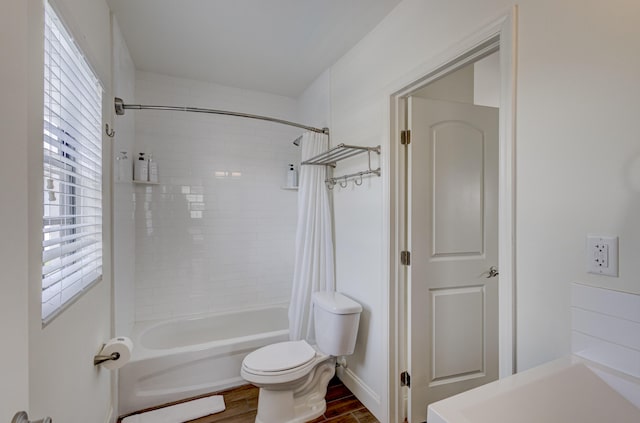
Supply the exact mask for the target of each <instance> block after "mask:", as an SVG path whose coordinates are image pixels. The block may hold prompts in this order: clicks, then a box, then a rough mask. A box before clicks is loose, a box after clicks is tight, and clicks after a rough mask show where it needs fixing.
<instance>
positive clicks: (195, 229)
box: [128, 72, 302, 320]
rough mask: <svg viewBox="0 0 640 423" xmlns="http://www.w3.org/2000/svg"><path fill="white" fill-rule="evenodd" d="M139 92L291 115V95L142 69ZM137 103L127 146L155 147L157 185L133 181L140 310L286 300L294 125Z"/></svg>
mask: <svg viewBox="0 0 640 423" xmlns="http://www.w3.org/2000/svg"><path fill="white" fill-rule="evenodd" d="M136 102H139V103H142V104H159V105H181V106H185V105H186V106H191V107H204V108H214V109H221V110H231V111H238V112H244V113H251V114H258V115H265V116H272V117H280V118H283V119H288V120H295V113H296V108H295V106H296V102H295V100H292V99H290V98H287V97H280V96H275V95H271V94H264V93H258V92H253V91H248V90H241V89H237V88H231V87H225V86H220V85H216V84H207V83H202V82H197V81H193V80H187V79H180V78H173V77H167V76H162V75H157V74H151V73H145V72H138V73H137V79H136ZM128 113H136V136H135V139H136V140H135V151H134V153H135V154H136V155H137V153H138V152H140V151H142V152H146V153H153V158H154V159H155V160H156V161H157V163H158V164H159V169H160V185H157V186H137V187H136V190H135V201H136V204H135V213H136V218H135V219H136V222H135V225H136V228H135V234H136V253H135V255H136V276H135V279H136V281H135V303H136V305H135V307H136V319H137V320H148V319H156V318H167V317H172V316H184V315H190V314H198V313H205V312H217V311H222V310H229V309H241V308H248V307H253V306H259V305H263V304H276V303H288V301H289V297H290V292H291V282H292V275H293V256H294V248H295V230H296V229H295V228H296V218H297V217H296V215H297V205H296V204H297V191H291V190H283V189H281V187H282V186H283V185H284V177H285V170H286V165H287V164H288V163H295V164H298V163H299V161H300V160H299V156H300V150H299V148H298V147H295V146H294V145H293V140H294V139H295V138H297V137H298V136H299V135H300V133H301V132H302V131H301V130H299V129H296V128H291V127H287V126H283V125H279V124H274V123H270V122H264V121H256V120H249V119H245V118H238V117H229V116H216V115H210V114H204V115H203V114H194V113H182V112H158V111H137V112H133V111H129V112H128Z"/></svg>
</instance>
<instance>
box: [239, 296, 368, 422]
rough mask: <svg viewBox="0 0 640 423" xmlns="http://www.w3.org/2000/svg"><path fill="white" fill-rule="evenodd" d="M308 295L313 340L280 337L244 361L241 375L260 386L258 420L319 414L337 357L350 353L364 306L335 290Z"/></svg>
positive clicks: (304, 418) (303, 418) (297, 419)
mask: <svg viewBox="0 0 640 423" xmlns="http://www.w3.org/2000/svg"><path fill="white" fill-rule="evenodd" d="M312 301H313V316H314V328H315V333H316V344H315V345H310V344H309V343H308V342H307V341H304V340H303V341H288V342H279V343H277V344H272V345H268V346H266V347H262V348H260V349H258V350H255V351H253V352H252V353H250V354H248V355H247V356H246V357H245V359H244V360H243V362H242V369H241V371H240V373H241V375H242V377H243V378H244V379H245V380H246V381H247V382H249V383H252V384H254V385H256V386H257V387H259V388H260V394H259V397H258V414H257V416H256V423H304V422H307V421H309V420H313V419H315V418H316V417H318V416H320V415H322V414H323V413H324V412H325V410H326V406H327V404H326V401H325V399H324V397H325V395H326V393H327V385H328V384H329V380H331V378H332V377H333V375H334V374H335V366H336V357H339V356H342V355H351V354H353V350H354V348H355V344H356V335H357V333H358V323H359V322H360V313H361V312H362V306H361V305H360V304H358V303H357V302H355V301H353V300H352V299H350V298H348V297H346V296H345V295H342V294H340V293H338V292H314V293H313V295H312Z"/></svg>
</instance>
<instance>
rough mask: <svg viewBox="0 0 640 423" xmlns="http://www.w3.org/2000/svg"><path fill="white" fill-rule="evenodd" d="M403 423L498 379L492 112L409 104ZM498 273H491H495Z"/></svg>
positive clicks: (420, 101) (449, 105)
mask: <svg viewBox="0 0 640 423" xmlns="http://www.w3.org/2000/svg"><path fill="white" fill-rule="evenodd" d="M408 117H409V119H408V120H409V121H408V127H409V129H410V131H411V142H410V144H409V146H408V148H409V173H408V190H409V192H408V200H409V204H408V211H409V216H408V223H409V227H408V243H409V250H410V251H411V264H410V266H409V300H408V302H409V307H408V313H409V316H408V318H409V319H408V320H409V353H408V364H409V374H410V376H411V386H410V389H409V392H410V395H409V403H410V404H409V413H410V416H409V421H410V422H411V423H419V422H424V421H425V420H426V413H427V405H428V404H430V403H432V402H435V401H438V400H440V399H443V398H446V397H449V396H451V395H454V394H457V393H459V392H463V391H466V390H468V389H471V388H474V387H476V386H479V385H482V384H485V383H487V382H490V381H492V380H495V379H497V378H498V277H497V275H495V273H496V272H495V271H494V272H490V268H491V267H492V266H494V267H495V268H497V266H498V263H497V261H498V109H496V108H493V107H484V106H475V105H471V104H462V103H454V102H447V101H439V100H427V99H423V98H417V97H411V98H409V99H408ZM494 270H495V269H494Z"/></svg>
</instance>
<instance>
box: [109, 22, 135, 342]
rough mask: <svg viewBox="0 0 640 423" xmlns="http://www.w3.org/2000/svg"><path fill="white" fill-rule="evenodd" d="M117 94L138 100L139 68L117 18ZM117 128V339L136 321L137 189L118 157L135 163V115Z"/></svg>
mask: <svg viewBox="0 0 640 423" xmlns="http://www.w3.org/2000/svg"><path fill="white" fill-rule="evenodd" d="M112 26H113V29H112V37H113V47H112V48H113V94H114V97H119V98H122V99H124V100H125V101H128V102H133V101H134V100H135V95H134V94H135V88H134V87H135V77H136V76H135V66H134V64H133V61H132V60H131V56H130V54H129V50H128V49H127V45H126V44H125V41H124V39H123V38H122V34H121V33H120V28H119V26H118V22H117V21H116V19H115V17H113V18H112ZM112 122H113V127H114V129H115V131H116V135H115V137H114V138H113V154H112V155H113V156H114V157H112V160H113V170H114V171H113V177H112V180H113V181H114V184H113V244H114V246H115V248H114V249H113V284H114V287H113V288H114V323H115V325H114V327H115V333H114V335H116V336H129V335H130V333H131V329H132V328H133V323H134V321H135V306H134V295H135V290H134V274H135V220H134V212H135V211H134V204H135V203H134V201H133V198H134V192H135V191H134V188H133V184H132V183H131V172H129V174H128V175H127V180H126V181H118V176H117V166H118V163H117V161H116V160H115V156H116V155H117V154H119V153H120V152H122V151H124V152H126V153H127V156H128V157H129V160H128V162H129V165H131V162H132V156H133V142H134V137H135V113H132V112H130V113H127V114H125V115H124V116H114V118H113V120H112Z"/></svg>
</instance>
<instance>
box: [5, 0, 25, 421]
mask: <svg viewBox="0 0 640 423" xmlns="http://www.w3.org/2000/svg"><path fill="white" fill-rule="evenodd" d="M27 19H28V3H27V2H25V1H24V0H10V1H6V2H4V3H3V5H2V13H0V56H2V57H4V58H11V60H3V65H2V66H0V87H1V88H2V89H1V91H2V92H3V93H4V94H5V96H6V98H7V99H10V101H3V102H1V103H0V128H2V132H3V134H2V137H0V139H1V140H2V141H1V144H2V151H3V152H4V156H5V158H6V160H5V161H4V164H3V165H2V166H0V177H1V178H2V180H3V181H6V182H7V183H5V188H4V193H3V197H2V207H0V233H2V234H3V241H2V242H1V243H0V266H1V267H2V269H3V275H2V282H1V284H2V295H0V338H2V339H3V342H2V344H3V348H2V349H1V351H0V374H1V375H2V378H0V380H1V381H0V421H6V422H8V421H11V418H12V417H13V415H14V414H15V413H16V412H17V411H20V410H26V409H27V408H28V402H29V395H28V379H29V368H28V364H29V363H28V331H27V329H28V313H27V307H26V305H27V292H28V289H27V278H28V272H27V265H28V260H27V233H28V231H27V228H28V226H27V225H28V223H27V216H26V213H25V211H26V210H27V205H28V202H27V175H28V170H27V95H26V93H27V87H28V79H27V74H28V72H27V69H28V57H27V34H28V32H27Z"/></svg>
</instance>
